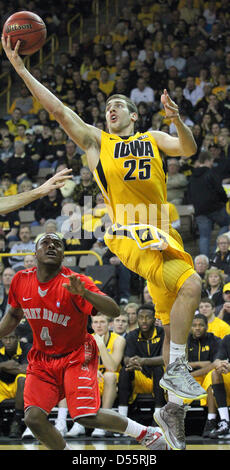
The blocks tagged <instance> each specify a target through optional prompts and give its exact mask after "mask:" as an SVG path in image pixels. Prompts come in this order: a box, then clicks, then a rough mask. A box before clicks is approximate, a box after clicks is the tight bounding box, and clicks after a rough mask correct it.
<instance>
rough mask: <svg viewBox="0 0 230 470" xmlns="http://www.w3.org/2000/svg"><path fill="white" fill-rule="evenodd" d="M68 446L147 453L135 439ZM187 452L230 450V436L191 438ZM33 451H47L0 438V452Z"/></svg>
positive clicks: (87, 440) (85, 440) (74, 441)
mask: <svg viewBox="0 0 230 470" xmlns="http://www.w3.org/2000/svg"><path fill="white" fill-rule="evenodd" d="M66 441H67V443H68V445H69V446H70V447H71V449H72V450H73V451H91V450H92V451H112V452H116V453H117V452H118V451H121V452H124V453H127V452H129V451H132V452H133V451H136V452H141V453H143V451H145V450H146V449H145V447H142V446H140V445H139V444H137V442H136V441H135V439H131V438H129V437H119V438H115V437H113V438H110V437H106V438H105V437H104V438H94V439H93V438H91V437H85V436H79V437H76V438H67V439H66ZM186 443H187V446H186V450H188V451H197V450H199V451H213V450H214V451H216V450H227V451H229V450H230V435H228V436H226V438H221V439H218V440H214V439H202V437H200V436H189V437H187V438H186ZM14 450H15V451H28V450H29V451H32V450H43V451H44V450H47V449H46V448H45V447H44V446H43V445H42V444H40V443H39V442H38V441H36V440H24V441H22V440H20V439H17V440H14V439H9V438H7V437H0V451H11V452H12V451H14Z"/></svg>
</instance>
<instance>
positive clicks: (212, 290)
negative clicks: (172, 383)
mask: <svg viewBox="0 0 230 470" xmlns="http://www.w3.org/2000/svg"><path fill="white" fill-rule="evenodd" d="M102 3H103V6H104V2H102ZM58 5H59V6H57V5H56V4H55V8H54V6H53V2H47V1H46V2H43V1H40V0H39V1H36V0H33V1H32V0H31V1H30V2H29V3H28V2H23V1H20V2H17V1H16V0H15V1H12V2H8V4H7V6H6V5H5V4H4V2H2V1H1V0H0V11H1V13H2V22H4V21H5V19H6V18H7V17H8V16H9V15H10V14H11V13H13V12H14V11H15V10H17V9H19V8H20V9H23V8H25V9H28V10H32V11H34V12H36V13H38V14H39V15H40V16H41V17H42V18H43V19H44V20H45V21H46V24H47V25H48V33H49V34H51V33H53V32H57V31H58V34H60V31H61V34H63V35H66V24H67V21H68V19H70V18H71V16H73V14H75V13H76V12H77V11H80V12H83V14H84V17H85V20H86V21H87V17H88V16H89V14H90V12H91V9H90V6H91V2H87V1H85V0H84V1H79V0H72V1H68V2H64V1H62V2H60V4H58ZM63 5H64V8H62V7H63ZM119 15H120V16H117V17H116V16H115V15H114V16H113V17H111V18H110V19H109V25H107V24H105V23H103V24H101V25H100V30H99V32H98V34H96V35H95V36H93V35H90V33H89V32H87V33H86V32H85V33H84V34H83V37H82V40H81V41H78V40H76V39H74V40H73V42H72V46H71V49H70V50H69V51H61V52H60V53H57V57H56V63H55V64H54V65H53V64H48V65H47V64H43V65H41V66H38V65H33V66H32V69H31V72H32V74H33V75H34V76H35V77H36V78H37V79H38V80H39V81H41V82H42V83H43V84H44V85H45V86H46V87H48V88H50V90H51V91H52V92H53V93H55V94H56V96H58V97H59V98H60V99H61V100H62V101H63V102H64V103H65V104H66V106H69V107H71V109H73V110H74V111H75V112H76V113H77V114H78V115H79V116H80V117H81V118H82V119H83V120H84V121H86V122H87V123H90V124H91V125H93V126H96V127H99V128H100V129H103V130H106V123H105V102H106V99H107V97H108V96H110V95H111V94H114V93H121V94H125V95H127V96H129V97H131V99H132V100H133V101H134V102H135V103H136V105H137V107H138V112H139V117H138V121H137V123H136V130H137V131H140V132H146V131H148V130H152V129H154V130H156V129H157V130H162V131H164V132H167V133H169V134H171V135H176V129H175V126H174V125H173V124H171V123H170V122H169V121H168V120H167V119H166V118H165V115H164V110H163V107H162V105H161V100H160V97H161V94H162V92H163V90H164V88H166V89H167V90H168V92H169V94H170V96H171V98H172V99H173V100H175V101H176V103H177V104H178V105H179V110H180V115H181V118H182V119H183V121H184V122H185V123H186V124H187V125H188V126H189V127H190V128H191V130H192V132H193V135H194V138H195V140H196V143H197V152H196V154H195V155H193V156H192V157H191V158H189V159H187V158H185V157H184V156H183V155H181V157H180V158H177V159H175V158H168V156H167V155H162V158H163V160H164V163H165V167H166V169H167V174H168V178H167V189H168V201H169V203H170V208H171V211H170V214H171V217H170V221H171V222H172V223H173V224H175V225H174V226H175V228H178V229H179V228H180V221H179V215H178V212H177V208H178V206H181V205H185V206H186V205H187V204H191V205H193V206H194V208H195V222H196V233H197V238H198V239H199V243H197V256H196V257H195V259H194V264H195V269H196V271H197V273H198V274H199V275H200V276H201V278H202V280H203V290H202V302H203V303H202V305H201V307H199V313H200V314H202V315H204V316H205V318H207V319H208V320H207V321H206V320H205V319H204V318H200V321H201V322H202V321H203V323H204V325H203V328H204V330H205V334H206V332H208V333H210V334H211V333H212V334H213V335H214V336H215V337H218V338H220V340H221V341H222V340H223V338H224V337H225V336H226V335H227V338H228V335H229V334H230V326H229V325H230V235H229V234H230V232H229V226H230V207H229V202H228V184H229V183H230V128H229V123H230V33H229V26H230V4H229V2H228V0H220V1H213V0H211V1H205V0H162V1H160V0H159V1H155V2H152V1H148V0H127V2H126V5H125V6H123V5H122V6H121V8H120V9H119ZM63 167H69V168H72V169H73V180H72V181H70V180H69V181H68V182H66V184H65V186H64V187H63V188H61V189H60V190H59V189H57V190H54V191H52V192H51V193H50V194H49V195H48V196H46V197H44V198H43V199H41V200H39V201H35V202H33V203H31V204H30V205H28V206H26V207H25V208H23V211H16V212H12V213H10V214H7V215H0V252H1V253H7V252H10V251H11V252H12V253H17V252H18V253H22V252H24V253H27V252H33V251H34V247H35V243H36V241H37V239H38V237H39V236H41V233H44V232H49V231H55V232H57V233H59V234H61V236H62V238H63V241H64V243H65V249H66V252H68V251H70V252H72V251H79V250H94V251H95V252H96V253H98V254H99V255H100V256H101V258H102V261H103V265H107V266H110V267H111V273H112V274H111V282H110V283H107V284H106V283H105V284H103V280H100V282H101V283H102V286H103V287H102V289H103V288H104V290H105V292H107V293H108V294H109V295H111V296H113V297H114V298H115V299H116V300H117V301H118V303H119V304H120V305H121V309H122V313H121V318H120V319H119V320H118V325H117V326H116V322H115V321H114V323H113V324H108V325H107V330H106V333H105V334H107V336H108V335H109V336H108V338H109V337H110V332H111V331H112V332H114V333H115V335H119V336H120V335H121V336H125V337H126V335H128V334H129V333H130V332H131V330H133V327H132V324H133V325H134V327H135V328H140V334H142V333H141V326H140V321H139V322H138V317H137V315H136V313H135V312H136V311H137V309H138V307H139V306H140V305H141V304H150V305H151V308H152V300H151V298H150V296H149V294H148V292H146V289H147V288H146V286H144V281H143V279H139V278H138V276H135V275H134V273H131V272H130V271H129V270H128V269H127V268H125V267H124V266H123V264H122V263H121V262H120V260H119V259H118V258H117V257H115V256H114V255H113V254H112V253H110V252H109V251H107V250H106V247H105V244H104V242H103V233H104V230H105V228H106V227H107V224H108V223H109V222H108V216H107V210H106V207H105V204H104V201H103V198H102V195H101V193H100V191H99V188H98V186H97V185H96V183H95V182H94V180H93V177H92V175H91V173H90V171H89V169H88V167H87V161H86V156H85V154H84V152H83V151H82V150H81V149H80V148H79V147H78V146H77V145H76V144H75V143H74V142H73V141H72V140H71V139H70V138H69V137H68V136H67V135H66V133H65V132H64V131H63V129H62V128H60V126H59V125H58V124H57V122H56V121H55V120H54V117H53V116H52V115H49V114H48V113H47V111H46V110H44V109H42V107H41V106H40V104H39V103H38V102H37V101H36V100H35V99H34V98H33V97H32V96H31V95H30V93H29V91H28V89H27V88H26V87H25V85H24V84H21V85H20V86H19V88H18V96H16V98H15V99H14V100H13V102H12V103H11V106H10V109H9V110H8V113H7V114H6V115H5V116H3V117H2V119H1V120H0V174H1V181H0V194H1V195H3V196H7V195H11V194H17V193H20V192H22V191H26V190H28V189H31V188H32V187H35V186H36V185H39V184H41V182H42V181H43V180H44V178H48V177H49V175H50V174H53V173H54V172H56V171H58V170H60V169H61V168H63ZM203 175H205V176H204V177H203ZM202 178H205V180H204V179H202ZM214 189H215V191H216V193H215V197H213V194H211V193H213V191H214ZM204 195H206V198H205V197H204ZM201 200H202V203H203V205H201V204H200V201H201ZM204 201H205V204H204ZM201 206H202V207H201ZM22 212H23V214H22ZM25 212H27V214H28V218H27V219H26V221H25V219H23V215H25V214H24V213H25ZM215 224H217V225H219V227H220V232H219V234H218V237H217V239H216V244H215V246H211V233H212V230H213V227H214V225H215ZM92 258H93V260H92ZM92 258H89V257H86V256H80V255H75V256H71V255H70V256H66V258H65V261H66V263H67V264H68V263H69V266H71V267H72V268H73V269H75V268H76V271H77V270H79V271H80V270H82V271H84V272H86V273H87V272H89V271H87V268H88V267H89V265H90V264H93V265H95V264H96V265H97V264H98V262H97V259H96V258H95V257H92ZM34 263H35V258H34V257H33V255H27V256H25V257H20V256H16V255H14V256H12V257H9V258H8V257H1V262H0V281H1V282H0V315H1V317H2V316H3V315H4V313H5V311H6V308H7V294H8V292H9V284H10V281H11V279H12V276H13V275H14V273H15V272H16V271H17V270H18V269H23V268H25V267H31V266H32V265H33V264H34ZM98 276H100V274H99V271H98ZM114 279H115V281H114ZM133 301H134V302H135V303H133ZM130 302H131V303H130ZM209 306H210V307H209ZM151 308H150V310H151ZM129 309H131V311H132V309H133V312H132V313H130V314H129ZM127 312H128V313H127ZM197 313H198V312H197ZM132 314H133V317H134V318H132ZM202 315H201V316H202ZM198 318H199V317H198ZM104 321H105V323H106V324H107V320H104ZM119 321H120V323H119ZM150 323H151V322H150ZM156 325H157V326H156ZM155 327H157V329H158V330H157V333H159V335H160V337H161V330H162V328H161V324H160V322H159V320H156V323H155V324H154V322H153V323H151V325H150V329H149V331H150V338H152V335H153V333H154V334H155ZM89 328H92V330H91V331H94V330H93V325H90V327H89ZM116 328H117V329H116ZM151 328H152V329H151ZM162 331H163V330H162ZM194 331H195V327H194V330H192V332H191V335H192V338H193V341H201V339H200V337H198V336H196V334H195V333H194ZM205 334H204V336H205ZM29 335H30V331H29V328H28V326H27V325H23V327H22V329H21V333H20V337H21V338H23V341H24V342H27V341H29V342H30V340H31V337H30V336H29ZM97 336H98V335H97ZM108 338H107V341H108ZM189 340H190V341H191V338H190V339H189ZM99 341H100V340H98V344H100V343H99ZM99 349H100V347H99ZM0 354H1V351H0ZM136 354H137V353H136ZM153 354H156V355H157V357H158V356H159V363H158V364H157V367H158V369H159V370H160V371H162V357H161V354H159V351H157V353H155V352H154V353H153ZM125 356H126V350H125V340H124V351H123V358H124V357H125ZM123 358H122V360H123ZM219 359H224V358H223V357H222V356H221V357H220V358H219ZM229 359H230V358H229ZM122 360H120V361H118V362H119V364H118V365H117V364H116V367H115V369H114V373H110V374H109V373H108V374H107V375H105V376H104V380H106V381H107V382H106V387H105V389H106V390H107V393H108V389H109V390H110V392H109V395H110V398H111V396H112V397H113V400H112V402H113V403H114V402H115V401H116V403H117V405H118V407H119V410H120V411H121V412H122V413H126V414H127V412H128V405H129V403H131V401H132V398H131V397H133V394H134V392H135V391H134V390H129V393H127V394H126V398H125V400H124V396H123V395H122V399H121V396H120V395H119V374H118V370H120V368H121V366H123V362H122ZM205 360H207V361H209V362H210V363H213V360H214V357H211V356H210V357H207V358H205ZM190 362H191V363H194V362H196V363H197V362H198V359H197V360H195V359H194V358H193V359H192V360H191V361H190ZM123 367H124V366H123ZM104 369H105V370H104V372H105V371H106V367H105V368H104ZM198 369H202V367H201V365H196V366H194V367H193V372H192V373H194V376H197V377H199V374H198V373H197V370H198ZM133 370H135V367H134V366H133ZM151 370H152V371H154V373H152V375H151V374H150V377H149V376H148V373H146V383H145V382H144V384H145V386H146V387H147V388H145V386H144V391H145V393H146V390H151V391H153V382H152V379H153V376H154V377H155V383H156V380H158V379H156V375H154V374H155V372H156V370H155V369H154V367H152V369H151ZM159 370H158V371H157V373H160V372H159ZM209 372H211V369H210V371H208V370H207V369H205V371H204V372H203V379H204V377H206V376H207V375H208V373H209ZM143 373H144V372H143ZM136 375H137V374H136ZM130 377H131V375H130ZM130 377H129V380H130V382H131V381H132V379H131V378H130ZM132 377H133V376H132ZM157 377H158V378H159V375H158V376H157ZM147 378H148V379H149V380H150V382H148V380H147ZM199 379H200V377H199ZM203 379H202V380H203ZM122 380H123V381H124V380H127V377H124V374H123V375H122ZM200 380H201V379H200ZM202 380H201V382H202ZM213 380H215V384H217V383H219V382H218V381H217V377H216V376H215V378H214V379H213ZM123 383H124V382H122V384H123ZM148 387H149V388H148ZM219 388H220V387H219ZM122 389H123V385H122ZM214 389H218V387H214ZM117 390H118V391H117ZM137 390H141V387H140V388H139V389H138V388H137ZM226 390H227V388H226ZM101 393H102V397H103V391H101ZM137 393H139V392H137ZM154 395H155V399H156V396H157V397H158V398H157V402H156V405H157V406H160V405H162V397H161V396H160V394H159V391H156V390H155V389H154ZM127 397H128V398H127ZM218 397H219V396H218V392H217V396H216V401H217V403H218ZM119 400H120V401H119ZM110 401H111V400H110ZM123 401H125V402H123ZM112 402H111V407H112V406H113V403H112ZM102 404H103V399H102ZM105 404H106V406H107V407H109V406H110V405H108V400H107V398H106V397H104V406H105ZM228 404H229V403H228ZM209 405H210V403H209ZM210 406H211V405H210ZM226 407H227V402H226V406H224V405H223V402H222V403H221V405H220V408H226ZM64 409H65V405H60V406H59V414H60V416H62V418H60V419H61V421H62V424H61V425H60V426H59V424H60V423H59V421H58V420H57V426H59V429H62V430H63V429H65V432H66V431H67V430H66V423H64V425H63V416H65V417H66V413H67V412H66V411H63V410H64ZM210 409H211V408H210ZM214 415H215V416H214ZM216 418H217V413H216V411H215V410H214V411H213V409H212V411H210V416H209V421H211V420H212V421H213V422H212V424H213V427H212V429H213V430H214V431H216V430H217V427H216V426H217V421H216ZM224 420H225V421H226V422H229V417H228V415H227V411H226V410H225V414H222V415H221V416H220V422H221V421H224ZM64 421H65V420H64ZM58 423H59V424H58ZM63 426H64V427H63ZM212 429H210V432H211V431H212ZM63 432H64V431H63ZM84 432H85V431H84V429H81V428H80V427H79V425H77V426H75V428H74V429H73V430H72V434H71V431H69V435H70V436H71V435H72V436H73V435H80V434H83V433H84ZM97 432H99V431H98V430H96V433H95V434H97ZM205 432H206V433H207V426H206V431H205ZM15 433H16V434H17V429H16V431H15V429H13V431H12V433H11V435H12V436H15ZM208 433H209V431H208ZM99 435H100V433H99ZM208 435H209V434H208Z"/></svg>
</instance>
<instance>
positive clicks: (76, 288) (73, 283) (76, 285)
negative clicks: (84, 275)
mask: <svg viewBox="0 0 230 470" xmlns="http://www.w3.org/2000/svg"><path fill="white" fill-rule="evenodd" d="M67 277H68V278H69V284H67V283H64V284H62V285H63V287H65V289H67V290H68V291H69V292H70V293H71V294H75V295H81V296H82V297H83V296H84V294H85V283H84V282H82V281H81V280H80V278H79V277H77V276H75V274H70V276H67Z"/></svg>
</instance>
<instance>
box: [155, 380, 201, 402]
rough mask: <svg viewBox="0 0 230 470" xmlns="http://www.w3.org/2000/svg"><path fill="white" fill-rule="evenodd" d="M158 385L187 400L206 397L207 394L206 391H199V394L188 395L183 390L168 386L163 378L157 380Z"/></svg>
mask: <svg viewBox="0 0 230 470" xmlns="http://www.w3.org/2000/svg"><path fill="white" fill-rule="evenodd" d="M159 385H160V387H161V388H163V389H164V390H168V391H169V392H172V393H174V394H175V395H176V396H177V397H178V398H187V399H188V400H201V399H202V398H206V397H207V396H208V394H207V392H205V391H204V393H201V394H200V395H196V396H194V395H188V394H186V395H185V393H183V392H178V391H176V390H175V389H174V388H172V387H170V386H168V384H167V382H165V381H164V379H161V380H160V382H159Z"/></svg>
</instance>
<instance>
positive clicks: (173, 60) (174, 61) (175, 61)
mask: <svg viewBox="0 0 230 470" xmlns="http://www.w3.org/2000/svg"><path fill="white" fill-rule="evenodd" d="M172 65H173V66H174V67H176V69H177V70H178V74H179V76H180V77H181V76H182V75H183V72H184V70H185V67H186V60H185V59H184V58H183V57H182V56H181V49H180V46H179V44H175V45H174V46H173V47H172V49H171V57H169V58H168V59H166V60H165V66H166V69H167V70H168V69H169V68H170V67H171V66H172Z"/></svg>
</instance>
